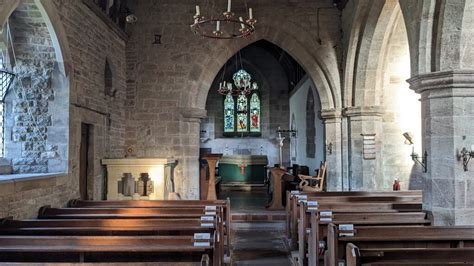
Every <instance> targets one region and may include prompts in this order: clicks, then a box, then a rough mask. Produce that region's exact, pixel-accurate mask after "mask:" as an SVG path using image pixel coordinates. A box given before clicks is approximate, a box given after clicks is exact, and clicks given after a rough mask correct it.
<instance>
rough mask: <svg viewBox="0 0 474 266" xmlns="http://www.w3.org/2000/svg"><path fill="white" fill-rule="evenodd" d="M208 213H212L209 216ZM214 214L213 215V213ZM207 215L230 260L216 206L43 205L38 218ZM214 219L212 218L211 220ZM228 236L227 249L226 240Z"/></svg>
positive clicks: (219, 210) (221, 211)
mask: <svg viewBox="0 0 474 266" xmlns="http://www.w3.org/2000/svg"><path fill="white" fill-rule="evenodd" d="M208 214H211V216H209V215H208ZM212 214H213V215H212ZM203 217H207V218H206V220H207V221H209V219H208V218H212V219H215V220H216V223H217V234H216V235H217V245H216V246H217V247H218V252H219V254H220V255H222V257H223V258H224V253H225V254H227V258H225V259H226V260H230V249H231V247H230V244H229V243H230V240H229V239H230V237H229V236H227V237H226V236H225V234H224V223H223V218H222V217H223V208H222V207H219V206H216V208H215V210H214V211H213V212H210V211H209V210H208V208H206V206H196V207H185V208H152V207H148V208H51V207H49V206H43V207H41V208H40V210H39V212H38V219H189V218H200V219H204V218H203ZM212 221H214V220H211V222H212ZM226 238H227V241H229V242H227V243H228V245H227V250H226V249H225V246H224V242H225V241H226Z"/></svg>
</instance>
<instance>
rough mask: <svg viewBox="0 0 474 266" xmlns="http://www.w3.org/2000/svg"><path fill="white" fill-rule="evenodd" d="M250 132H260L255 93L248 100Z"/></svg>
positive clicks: (258, 104)
mask: <svg viewBox="0 0 474 266" xmlns="http://www.w3.org/2000/svg"><path fill="white" fill-rule="evenodd" d="M250 122H251V123H250V132H260V99H259V98H258V95H257V94H256V93H254V94H252V97H251V98H250Z"/></svg>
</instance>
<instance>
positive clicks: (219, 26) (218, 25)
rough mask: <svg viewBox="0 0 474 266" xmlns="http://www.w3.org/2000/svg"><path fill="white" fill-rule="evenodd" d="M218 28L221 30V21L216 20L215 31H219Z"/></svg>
mask: <svg viewBox="0 0 474 266" xmlns="http://www.w3.org/2000/svg"><path fill="white" fill-rule="evenodd" d="M220 30H221V22H220V21H219V20H218V21H217V23H216V31H220Z"/></svg>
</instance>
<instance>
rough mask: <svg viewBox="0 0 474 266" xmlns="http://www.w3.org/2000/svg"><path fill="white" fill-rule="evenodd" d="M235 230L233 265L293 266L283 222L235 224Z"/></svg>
mask: <svg viewBox="0 0 474 266" xmlns="http://www.w3.org/2000/svg"><path fill="white" fill-rule="evenodd" d="M233 228H234V233H235V235H234V240H233V254H232V262H233V265H235V266H239V265H271V266H280V265H281V266H286V265H292V264H291V256H290V252H289V248H288V246H287V245H286V242H285V239H284V238H285V235H284V228H285V224H284V223H283V222H253V223H234V224H233Z"/></svg>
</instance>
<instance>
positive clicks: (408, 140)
mask: <svg viewBox="0 0 474 266" xmlns="http://www.w3.org/2000/svg"><path fill="white" fill-rule="evenodd" d="M403 136H404V137H405V144H407V145H413V143H414V142H413V134H412V133H411V132H405V133H403ZM410 157H411V159H412V160H413V161H414V162H417V163H419V164H420V165H421V166H422V167H423V173H426V172H427V171H428V160H427V158H428V152H427V151H425V153H424V154H423V156H420V155H418V154H417V153H415V147H412V150H411V154H410ZM420 159H421V160H420Z"/></svg>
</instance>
